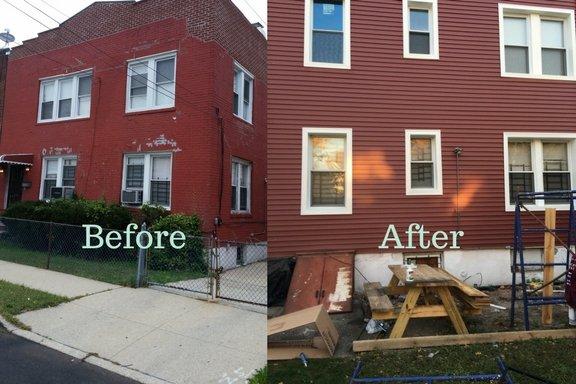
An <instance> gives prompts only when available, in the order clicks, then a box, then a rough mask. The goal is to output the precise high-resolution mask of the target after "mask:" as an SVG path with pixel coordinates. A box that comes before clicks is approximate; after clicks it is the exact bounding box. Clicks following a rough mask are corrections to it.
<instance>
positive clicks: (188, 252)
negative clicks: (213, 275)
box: [148, 214, 207, 272]
mask: <svg viewBox="0 0 576 384" xmlns="http://www.w3.org/2000/svg"><path fill="white" fill-rule="evenodd" d="M150 230H151V231H167V232H169V233H173V232H175V231H182V232H184V233H185V234H186V236H187V239H186V244H185V246H184V248H182V249H174V248H171V247H170V246H169V245H168V246H167V247H166V249H154V248H153V249H151V250H150V258H149V261H148V266H149V267H150V269H152V270H157V271H165V270H194V271H198V272H206V270H207V265H206V261H205V258H204V243H203V241H202V223H201V221H200V218H199V217H198V216H196V215H193V216H186V215H180V214H177V215H170V216H166V217H163V218H161V219H159V220H158V221H157V222H156V224H154V225H153V226H151V227H150Z"/></svg>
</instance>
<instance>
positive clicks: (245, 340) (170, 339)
mask: <svg viewBox="0 0 576 384" xmlns="http://www.w3.org/2000/svg"><path fill="white" fill-rule="evenodd" d="M8 264H10V263H8ZM19 267H22V268H23V269H26V268H30V267H25V266H19ZM2 268H3V265H0V269H2ZM12 268H13V269H19V268H17V267H12ZM32 269H35V270H36V271H34V272H33V273H39V272H38V271H41V272H46V273H50V271H42V270H37V269H36V268H32ZM19 273H20V274H19V276H23V275H25V273H24V271H20V272H19ZM60 275H63V274H60ZM66 276H67V275H64V276H59V277H58V278H59V279H61V280H59V284H65V285H66V284H68V283H66V279H65V277H66ZM23 277H25V276H23ZM39 277H41V280H42V281H45V282H47V281H49V279H50V277H51V276H48V275H45V276H39ZM0 278H3V277H2V275H0ZM69 279H70V280H69V283H70V284H77V283H78V281H77V280H76V278H75V277H74V276H70V277H69ZM15 280H17V279H15V278H14V277H12V278H10V279H9V281H11V282H14V283H17V284H23V285H28V283H30V284H32V285H35V286H34V288H37V287H38V284H34V283H33V282H30V281H24V280H26V279H24V278H23V279H22V281H15ZM83 280H86V279H83ZM47 285H50V288H51V289H53V290H57V288H55V287H54V284H47ZM28 286H31V285H28ZM112 287H113V288H115V289H112V290H106V291H104V292H100V293H93V294H91V295H90V296H86V297H83V298H80V299H78V300H75V301H72V302H69V303H66V304H62V305H60V306H58V307H54V308H47V309H43V310H39V311H34V312H28V313H24V314H22V315H20V316H18V319H19V320H20V321H22V322H23V323H24V324H26V325H28V326H30V327H31V329H32V331H33V332H35V333H37V334H39V335H41V336H43V337H46V338H49V339H52V340H54V341H56V342H59V343H61V344H64V345H67V346H70V347H72V348H76V349H78V350H81V351H83V352H86V353H92V354H97V355H98V356H99V357H101V358H104V359H106V360H109V361H111V362H113V363H115V364H118V365H121V366H125V367H128V368H130V369H133V370H136V371H139V372H141V373H145V374H147V375H149V376H151V377H156V378H159V379H162V380H164V381H166V382H169V383H177V384H180V383H181V384H184V383H186V384H189V383H225V384H229V383H238V384H239V383H245V382H246V381H247V380H246V379H247V378H249V377H250V376H251V375H252V373H253V372H254V371H255V370H256V369H259V368H261V367H263V366H264V365H265V364H266V315H265V314H260V313H255V312H250V311H245V310H242V309H238V308H234V307H229V306H225V305H221V304H215V303H208V302H204V301H200V300H195V299H191V298H187V297H182V296H178V295H174V294H170V293H166V292H161V291H158V290H153V289H131V288H120V287H115V286H112ZM39 289H41V288H39Z"/></svg>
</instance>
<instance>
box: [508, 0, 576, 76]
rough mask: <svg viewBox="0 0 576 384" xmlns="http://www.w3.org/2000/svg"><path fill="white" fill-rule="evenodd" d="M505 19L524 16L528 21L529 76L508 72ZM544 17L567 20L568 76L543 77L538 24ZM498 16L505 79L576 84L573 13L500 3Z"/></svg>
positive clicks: (563, 10)
mask: <svg viewBox="0 0 576 384" xmlns="http://www.w3.org/2000/svg"><path fill="white" fill-rule="evenodd" d="M505 16H522V17H526V18H527V19H528V33H529V36H528V39H529V48H528V56H529V57H528V62H529V67H530V73H508V72H506V51H505V48H504V17H505ZM541 16H544V17H546V18H552V19H558V20H563V21H564V40H565V43H566V61H567V62H566V74H567V75H566V76H556V75H544V74H542V52H541V42H540V41H541V29H540V23H539V21H538V20H539V18H540V17H541ZM498 17H499V29H500V75H501V76H502V77H518V78H526V79H542V80H568V81H576V27H575V24H574V10H572V9H567V8H548V7H534V6H525V5H516V4H503V3H500V4H498ZM535 48H536V49H535Z"/></svg>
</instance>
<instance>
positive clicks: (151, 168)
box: [122, 153, 172, 209]
mask: <svg viewBox="0 0 576 384" xmlns="http://www.w3.org/2000/svg"><path fill="white" fill-rule="evenodd" d="M171 187H172V154H170V153H150V154H134V155H125V156H124V176H123V181H122V204H123V205H127V206H136V207H138V206H141V205H143V204H150V205H157V206H161V207H164V208H166V209H170V203H171V201H170V200H171Z"/></svg>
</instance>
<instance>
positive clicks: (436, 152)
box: [268, 0, 576, 286]
mask: <svg viewBox="0 0 576 384" xmlns="http://www.w3.org/2000/svg"><path fill="white" fill-rule="evenodd" d="M269 24H270V30H269V67H268V68H269V80H270V82H269V87H268V94H269V98H268V101H269V102H268V109H269V115H268V116H269V120H268V121H269V131H268V147H269V157H268V167H269V168H268V176H269V188H268V202H269V203H268V229H269V231H268V234H269V236H268V240H269V256H270V257H271V258H284V257H291V256H296V255H300V254H305V253H313V252H325V253H328V254H330V253H331V254H337V253H339V252H343V251H345V252H354V253H355V254H356V262H355V263H356V267H357V268H358V270H360V271H361V272H362V273H363V275H365V276H366V277H368V278H369V279H370V280H372V281H382V282H384V283H387V277H388V276H389V273H388V270H387V267H386V266H387V265H388V264H391V263H392V264H400V263H402V262H403V261H406V260H407V259H410V258H416V257H431V258H433V259H435V260H436V262H438V261H439V262H440V263H441V264H442V265H444V267H446V268H447V269H448V270H449V271H451V272H452V273H454V274H455V275H456V276H459V277H461V278H468V280H467V281H468V282H469V283H477V284H484V285H486V284H503V283H507V282H509V281H510V251H509V249H507V247H508V246H510V245H511V244H512V241H513V228H514V219H513V213H512V212H511V210H512V202H511V196H513V195H514V194H515V192H518V191H542V190H559V189H570V188H572V189H574V188H575V187H576V162H575V159H576V83H575V80H576V56H575V54H576V37H575V33H574V29H575V21H574V2H573V1H567V0H522V1H504V0H501V1H498V0H484V1H447V0H415V1H412V0H396V1H379V0H365V1H354V0H302V1H282V0H270V1H269ZM548 206H551V205H549V204H545V202H544V201H539V202H538V203H537V204H536V205H533V206H532V208H533V209H534V210H536V211H537V210H543V209H544V208H545V207H548ZM566 208H567V207H566V206H564V205H560V206H558V209H559V210H560V211H562V210H565V209H566ZM562 215H563V213H562V212H559V216H562ZM411 223H419V224H422V225H424V226H425V230H426V231H430V232H432V233H433V232H435V231H439V230H442V231H446V232H447V231H451V230H462V231H464V233H465V235H464V237H463V238H462V240H461V249H459V250H458V249H449V247H446V248H442V249H438V248H436V247H430V248H429V249H423V248H422V247H420V246H419V244H418V242H417V240H416V241H415V244H416V245H415V246H413V247H410V246H408V244H407V242H406V240H407V239H406V237H407V236H406V235H405V231H406V230H407V229H408V227H409V225H410V224H411ZM391 224H394V225H395V226H396V228H397V230H398V232H399V235H400V237H401V239H402V241H403V245H404V246H405V248H404V249H391V248H389V249H381V248H380V246H381V245H382V242H383V239H384V237H385V234H386V232H387V230H388V226H389V225H391ZM427 236H428V237H427V240H430V236H431V234H428V235H427ZM539 243H540V247H541V246H542V245H543V240H542V239H539ZM388 245H389V246H391V245H393V244H390V243H388ZM539 252H540V250H538V249H536V250H535V251H534V255H532V256H533V257H534V259H539V260H541V253H539ZM559 256H560V255H559ZM438 259H439V260H438ZM562 260H563V259H562ZM356 280H357V282H358V283H359V284H357V286H362V283H363V282H364V279H363V277H362V276H361V275H360V274H357V275H356Z"/></svg>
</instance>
